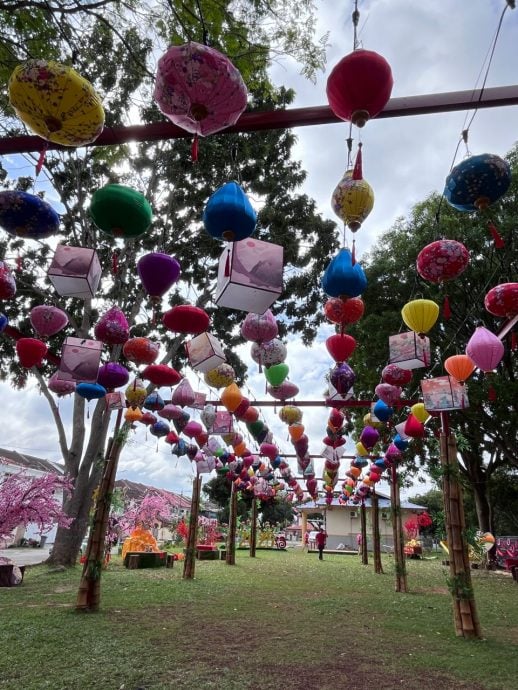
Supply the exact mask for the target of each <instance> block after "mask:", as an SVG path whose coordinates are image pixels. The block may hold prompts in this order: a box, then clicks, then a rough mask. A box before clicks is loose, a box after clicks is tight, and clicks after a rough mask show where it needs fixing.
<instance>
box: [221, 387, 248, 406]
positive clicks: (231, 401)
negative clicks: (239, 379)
mask: <svg viewBox="0 0 518 690" xmlns="http://www.w3.org/2000/svg"><path fill="white" fill-rule="evenodd" d="M242 399H243V396H242V395H241V391H240V390H239V387H238V386H237V385H236V384H235V383H231V384H230V386H227V387H226V388H225V389H224V390H223V393H222V394H221V403H222V405H224V406H225V407H226V408H227V410H228V411H229V412H234V411H235V410H237V408H238V406H239V403H240V402H241V400H242Z"/></svg>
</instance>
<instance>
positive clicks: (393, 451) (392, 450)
mask: <svg viewBox="0 0 518 690" xmlns="http://www.w3.org/2000/svg"><path fill="white" fill-rule="evenodd" d="M405 443H406V445H408V442H407V441H406V442H405ZM400 458H401V450H400V449H399V448H398V447H397V446H396V444H395V443H391V444H390V445H389V447H388V448H387V450H386V451H385V464H388V463H391V464H392V463H394V462H397V461H398V460H399V459H400Z"/></svg>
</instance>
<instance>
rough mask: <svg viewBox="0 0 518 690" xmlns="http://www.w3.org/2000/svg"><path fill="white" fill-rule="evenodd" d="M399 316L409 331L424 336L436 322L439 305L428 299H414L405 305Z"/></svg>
mask: <svg viewBox="0 0 518 690" xmlns="http://www.w3.org/2000/svg"><path fill="white" fill-rule="evenodd" d="M401 316H402V317H403V321H404V322H405V323H406V325H407V326H408V327H409V328H410V330H412V331H414V332H415V333H418V334H419V335H424V334H425V333H428V331H429V330H430V329H431V328H432V327H433V325H434V324H435V322H436V321H437V317H438V316H439V305H438V304H436V303H435V302H432V300H429V299H415V300H412V301H411V302H407V303H406V304H405V306H404V307H403V309H402V310H401Z"/></svg>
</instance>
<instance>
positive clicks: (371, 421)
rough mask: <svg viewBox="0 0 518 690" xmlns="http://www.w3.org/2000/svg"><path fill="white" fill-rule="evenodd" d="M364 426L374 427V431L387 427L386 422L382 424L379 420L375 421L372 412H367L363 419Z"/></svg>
mask: <svg viewBox="0 0 518 690" xmlns="http://www.w3.org/2000/svg"><path fill="white" fill-rule="evenodd" d="M363 424H364V426H372V427H374V429H381V427H384V426H385V423H384V422H380V420H379V419H376V420H375V419H373V418H372V415H371V413H370V412H367V414H366V415H364V417H363Z"/></svg>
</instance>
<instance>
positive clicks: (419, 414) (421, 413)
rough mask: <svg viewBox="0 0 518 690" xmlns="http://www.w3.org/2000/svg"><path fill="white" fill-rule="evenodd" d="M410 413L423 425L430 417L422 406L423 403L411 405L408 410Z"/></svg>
mask: <svg viewBox="0 0 518 690" xmlns="http://www.w3.org/2000/svg"><path fill="white" fill-rule="evenodd" d="M410 412H411V413H412V414H413V415H414V417H415V418H416V419H418V420H419V421H420V422H422V423H423V424H424V423H425V422H427V421H428V420H429V419H430V417H431V415H430V413H429V412H428V410H427V409H426V407H425V406H424V403H416V404H415V405H412V407H411V408H410Z"/></svg>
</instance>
